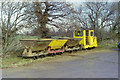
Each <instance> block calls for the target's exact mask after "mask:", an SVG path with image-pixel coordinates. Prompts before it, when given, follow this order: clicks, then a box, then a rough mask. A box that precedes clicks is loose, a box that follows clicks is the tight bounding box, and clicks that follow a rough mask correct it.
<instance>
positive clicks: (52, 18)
mask: <svg viewBox="0 0 120 80" xmlns="http://www.w3.org/2000/svg"><path fill="white" fill-rule="evenodd" d="M31 5H32V6H31V9H29V11H28V10H27V11H26V12H27V14H28V15H29V16H30V17H31V18H32V19H29V20H32V21H36V22H37V23H38V24H37V25H36V26H37V29H38V31H37V32H39V34H40V35H41V37H47V35H48V34H49V29H48V27H47V25H49V26H54V27H57V28H58V25H57V23H58V22H59V21H61V20H62V19H63V18H65V17H66V16H67V15H69V14H71V12H74V10H73V8H71V5H70V4H67V3H65V2H48V1H47V0H46V2H35V3H33V4H31Z"/></svg>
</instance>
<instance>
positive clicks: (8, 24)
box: [0, 2, 27, 54]
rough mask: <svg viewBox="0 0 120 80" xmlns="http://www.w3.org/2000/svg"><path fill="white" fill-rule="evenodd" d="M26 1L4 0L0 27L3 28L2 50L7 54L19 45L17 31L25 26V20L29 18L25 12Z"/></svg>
mask: <svg viewBox="0 0 120 80" xmlns="http://www.w3.org/2000/svg"><path fill="white" fill-rule="evenodd" d="M25 7H26V5H25V3H20V2H18V3H14V2H2V3H1V17H0V24H1V26H0V29H1V30H2V36H0V37H1V38H2V52H3V53H4V54H5V53H7V52H8V51H10V50H12V49H14V47H15V46H19V45H17V44H16V42H15V37H16V32H17V31H18V30H20V29H22V28H23V27H24V24H23V21H25V20H26V19H27V17H25V15H26V14H24V13H23V12H24V8H25Z"/></svg>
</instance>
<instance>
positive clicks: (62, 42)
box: [48, 39, 67, 49]
mask: <svg viewBox="0 0 120 80" xmlns="http://www.w3.org/2000/svg"><path fill="white" fill-rule="evenodd" d="M66 42H67V39H62V40H59V39H58V40H57V39H54V40H52V41H51V42H50V44H49V45H48V46H50V47H51V49H60V48H62V47H63V46H64V45H65V43H66Z"/></svg>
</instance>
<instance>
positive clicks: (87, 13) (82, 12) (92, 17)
mask: <svg viewBox="0 0 120 80" xmlns="http://www.w3.org/2000/svg"><path fill="white" fill-rule="evenodd" d="M114 6H115V3H108V2H87V3H85V5H84V7H81V6H80V8H79V10H78V14H77V16H76V17H75V18H76V19H78V21H79V22H80V24H81V26H82V27H88V28H90V29H94V30H95V34H96V36H97V37H98V39H100V40H102V39H103V37H104V35H103V34H104V31H105V30H104V29H106V30H107V29H108V28H110V27H111V26H112V27H113V23H115V16H116V8H115V7H114Z"/></svg>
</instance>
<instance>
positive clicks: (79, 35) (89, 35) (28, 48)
mask: <svg viewBox="0 0 120 80" xmlns="http://www.w3.org/2000/svg"><path fill="white" fill-rule="evenodd" d="M20 41H21V43H22V44H23V45H24V46H25V49H24V52H23V53H22V56H23V57H33V58H34V59H36V58H38V56H46V55H47V54H56V53H63V52H65V51H72V50H79V49H87V48H93V47H97V37H95V36H94V30H75V31H73V38H70V37H61V38H58V39H40V40H39V39H22V40H20Z"/></svg>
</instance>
